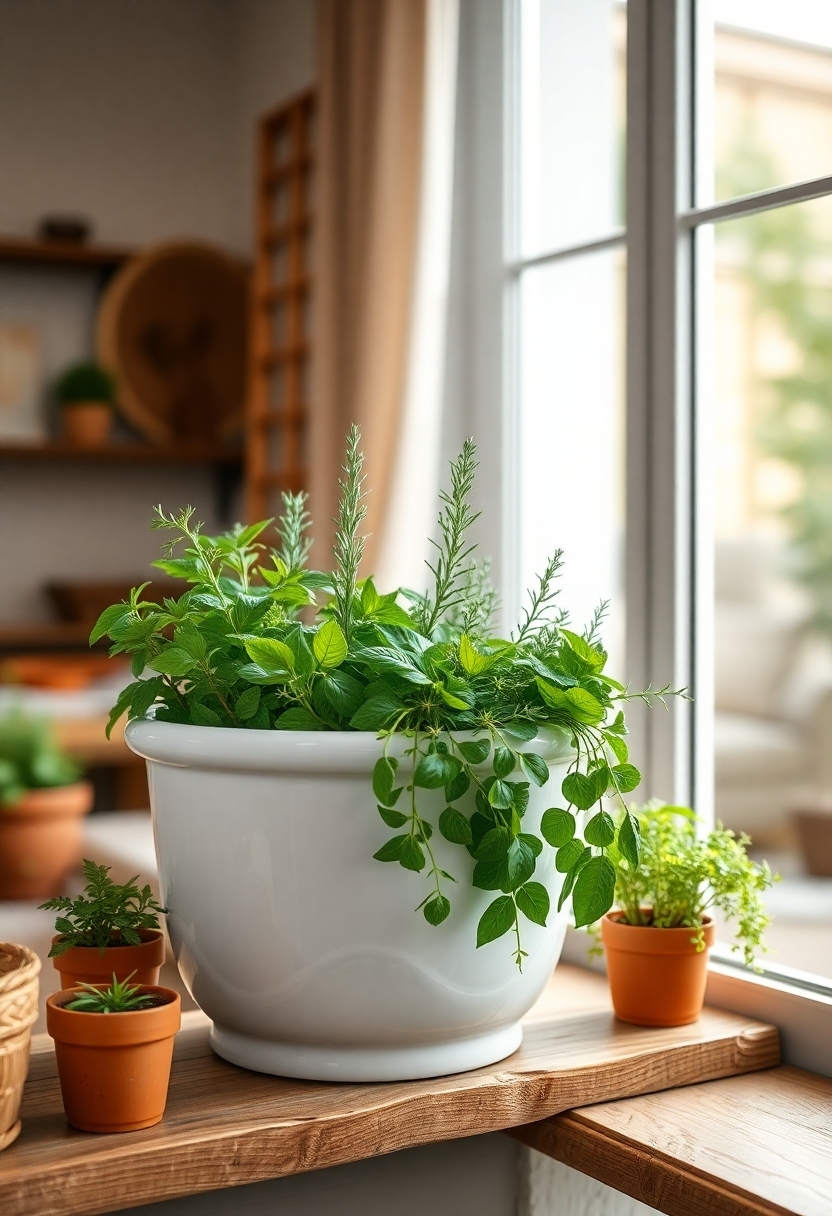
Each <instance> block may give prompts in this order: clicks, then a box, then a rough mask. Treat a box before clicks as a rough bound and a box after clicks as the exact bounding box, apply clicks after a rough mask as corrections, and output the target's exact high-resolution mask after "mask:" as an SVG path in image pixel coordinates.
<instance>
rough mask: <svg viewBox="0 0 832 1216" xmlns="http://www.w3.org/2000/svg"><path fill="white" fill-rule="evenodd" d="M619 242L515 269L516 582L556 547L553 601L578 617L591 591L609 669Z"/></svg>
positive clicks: (617, 581)
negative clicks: (559, 565)
mask: <svg viewBox="0 0 832 1216" xmlns="http://www.w3.org/2000/svg"><path fill="white" fill-rule="evenodd" d="M624 273H625V272H624V255H623V251H622V250H618V249H616V250H606V251H604V252H600V253H592V254H585V255H583V256H581V257H576V258H570V259H569V260H566V261H562V262H554V263H549V264H547V265H544V266H540V267H536V268H534V269H531V270H528V271H526V272H525V274H524V275H523V278H522V280H521V287H520V291H521V303H520V307H521V318H522V326H521V339H520V373H521V384H520V402H521V412H520V470H519V472H520V477H519V485H520V498H521V501H520V529H521V530H520V536H521V566H522V570H521V574H522V582H523V590H525V588H527V587H529V586H531V585H532V584H533V583H534V581H535V578H536V576H537V575H538V574H539V573H540V571H541V570H542V569H543V567H544V565H545V563H546V559H547V558H548V557H549V556H550V555H551V554H552V553H553V552H554V550H555V549H563V550H564V556H565V566H564V571H563V576H562V593H561V603H562V605H563V606H564V607H565V608H567V609H568V611H569V614H570V617H571V619H572V620H573V622H574V623H575V624H576V625H578V626H579V627H580V628H582V627H583V625H584V624H586V623H587V622H588V621H589V619H590V617H591V614H592V612H593V610H594V609H595V608H596V606H597V604H598V602H599V600H600V599H602V598H603V599H609V600H610V601H611V609H610V613H609V616H608V618H607V621H606V624H605V626H604V627H603V629H602V637H603V641H604V644H605V646H606V648H607V649H608V651H609V652H610V671H611V672H612V673H613V674H616V673H618V674H619V675H620V673H621V670H622V667H623V662H622V659H623V654H622V651H623V638H624V600H623V590H622V571H621V566H622V550H623V541H624V493H623V471H624V470H623V463H624V455H623V451H624V440H623V433H624V403H623V396H624V394H623V343H624V325H623V305H624Z"/></svg>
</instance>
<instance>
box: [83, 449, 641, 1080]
mask: <svg viewBox="0 0 832 1216" xmlns="http://www.w3.org/2000/svg"><path fill="white" fill-rule="evenodd" d="M475 468H476V461H475V451H474V445H473V443H472V442H471V441H468V442H467V443H466V444H465V446H464V448H463V450H462V453H461V454H460V456H459V457H458V459H457V460H455V461H454V462H453V464H452V466H451V487H450V490H449V491H447V492H443V494H442V496H441V499H442V501H441V508H440V515H439V529H440V536H441V539H440V541H439V543H438V545H437V553H436V559H435V561H434V562H433V563H432V565H431V567H430V570H431V574H432V587H431V589H430V590H429V591H427V592H424V593H419V592H414V591H411V590H407V589H395V590H393V591H391V592H386V593H383V592H381V591H379V590H378V589H377V588H376V585H375V583H374V580H373V579H372V578H371V577H365V578H360V577H359V567H360V565H361V560H362V556H363V549H364V540H363V537H362V535H361V523H362V519H363V516H364V511H365V506H364V502H363V486H362V481H363V478H362V455H361V451H360V447H359V435H358V432H357V430H356V429H355V428H353V430H352V432H351V433H350V436H349V440H348V444H347V453H346V459H345V463H344V477H343V480H342V482H341V489H342V494H341V504H340V510H339V516H338V521H337V524H338V526H337V534H336V543H335V554H334V556H335V562H334V569H333V570H332V571H331V572H326V573H325V572H319V571H312V570H309V569H308V567H307V555H308V550H309V541H308V539H307V538H306V535H305V531H306V525H307V514H306V511H305V498H304V496H303V495H298V496H294V495H284V513H283V516H282V517H281V519H280V521H279V523H278V531H279V535H280V545H279V547H278V548H277V549H276V550H274V551H272V552H271V553H267V552H266V551H265V549H264V546H263V544H262V541H261V540H260V539H259V538H260V537H261V536H262V535H263V533H264V531H265V529H266V527H267V523H257V524H252V525H250V526H248V527H242V526H238V527H236V528H235V529H233V530H232V531H231V532H229V533H227V534H226V535H224V536H220V537H214V538H211V537H206V536H203V535H202V533H201V530H200V526H199V525H198V524H196V523H195V521H194V518H193V513H192V511H191V510H190V509H188V510H185V511H183V512H181V513H179V514H178V515H166V514H165V513H163V512H162V511H161V509H158V510H157V515H156V519H155V523H154V526H155V527H157V528H160V529H165V530H167V531H169V532H171V533H172V536H173V539H172V541H171V543H170V545H169V546H168V548H167V551H166V555H165V557H164V558H163V559H162V560H160V561H159V562H157V563H156V565H157V566H158V567H159V568H161V569H162V570H163V571H164V572H165V573H166V574H168V575H171V576H173V577H179V578H182V579H185V580H186V581H187V583H188V584H189V587H188V589H187V590H186V591H185V592H184V594H183V595H181V596H180V597H179V598H178V599H173V598H169V599H166V600H165V602H164V604H163V605H161V606H160V605H157V604H148V603H146V602H144V601H143V600H142V599H141V588H139V589H137V590H136V591H134V592H133V593H132V595H131V596H130V598H129V601H128V602H126V603H123V604H119V605H114V606H113V607H111V608H109V609H107V610H106V611H105V612H104V614H103V615H102V617H101V619H100V621H99V623H98V624H97V626H96V628H95V630H94V631H93V634H92V640H93V641H95V640H97V639H98V638H100V637H102V636H103V635H105V634H108V635H109V637H110V639H111V641H112V648H111V653H113V654H124V653H127V654H130V655H132V660H133V672H134V674H135V675H136V677H137V679H136V681H135V682H134V683H133V684H131V685H129V686H128V688H126V689H125V690H124V692H123V693H122V695H121V697H120V698H119V700H118V703H117V704H116V706H115V708H114V710H113V713H112V716H111V725H112V724H114V723H115V722H116V721H117V720H118V718H119V717H120V716H121V715H122V714H123V713H127V714H128V715H129V717H130V719H131V721H130V722H129V724H128V727H127V731H126V735H125V737H126V738H127V740H128V743H129V745H130V746H131V747H132V748H133V750H134V751H136V752H138V753H139V754H140V755H143V756H145V757H146V759H147V761H148V773H149V782H150V792H151V805H152V810H153V815H154V831H155V839H156V846H157V853H158V859H159V873H160V882H161V888H162V893H163V898H164V900H165V903H166V904H168V905H169V907H170V915H169V921H168V926H169V930H170V933H171V940H172V943H173V947H174V953H175V956H176V959H177V962H178V965H179V968H180V971H181V973H182V975H183V978H184V979H185V982H186V984H187V985H188V986H189V988H190V989H191V991H192V992H193V994H194V996H195V998H196V1000H197V1001H198V1003H199V1004H200V1005H201V1007H202V1008H203V1009H204V1010H205V1011H206V1013H207V1014H208V1015H209V1017H211V1019H212V1020H213V1022H214V1027H213V1031H212V1043H213V1046H214V1048H215V1050H216V1051H218V1052H219V1054H221V1055H223V1056H225V1057H226V1058H228V1059H230V1060H232V1061H233V1062H235V1063H238V1064H243V1065H245V1066H246V1067H249V1068H254V1069H260V1070H262V1071H266V1072H275V1073H282V1074H284V1075H292V1076H300V1077H313V1078H314V1077H323V1078H337V1079H343V1080H385V1079H388V1080H389V1079H399V1078H405V1077H413V1076H428V1075H436V1074H440V1073H443V1072H456V1071H459V1070H461V1069H465V1068H474V1067H479V1066H481V1065H483V1064H486V1063H490V1062H492V1061H494V1060H497V1059H501V1058H503V1057H504V1056H506V1055H508V1054H510V1052H511V1051H513V1050H514V1049H515V1048H516V1047H517V1046H518V1045H519V1042H520V1039H521V1029H520V1019H521V1018H522V1016H523V1015H524V1014H525V1013H526V1012H527V1011H528V1009H529V1008H530V1007H531V1005H532V1004H533V1003H534V1001H535V1000H536V999H537V997H538V995H539V994H540V992H541V990H542V988H543V987H544V985H545V984H546V982H547V981H548V979H549V977H550V975H551V972H552V968H553V967H554V965H555V963H556V961H557V959H558V956H559V954H560V950H561V946H562V942H563V937H564V934H565V930H566V918H567V916H568V913H569V900H570V897H571V899H572V900H573V902H574V910H575V915H576V916H577V918H578V920H579V922H580V923H589V922H591V921H594V920H596V919H597V918H598V917H599V916H601V915H603V913H604V912H605V911H606V910H607V909H608V908H609V907H610V906H611V904H612V895H613V886H614V878H615V875H614V870H613V867H612V863H611V862H610V860H609V858H608V856H607V851H608V848H609V845H610V843H611V842H612V841H613V839H615V840H616V841H617V845H618V848H619V850H620V852H621V853H622V854H623V855H625V856H627V857H629V858H630V860H631V863H632V864H633V865H636V864H637V862H638V831H637V823H636V821H635V819H634V818H633V817H632V816H630V815H629V813H628V812H627V810H626V807H624V805H623V802H622V803H621V805H622V815H621V819H620V823H619V824H618V827H617V828H614V827H613V824H612V819H611V817H610V815H609V813H608V812H607V811H606V810H605V809H602V806H601V799H602V798H603V797H604V796H605V795H606V794H607V793H608V792H611V793H612V794H613V795H614V796H616V797H617V798H619V799H621V796H622V795H623V794H624V793H626V792H628V791H630V790H632V789H633V788H634V787H635V786H636V785H637V783H638V780H639V774H638V772H637V770H636V769H635V768H634V766H633V765H632V764H631V763H630V762H629V758H628V755H627V746H626V742H625V734H626V728H625V725H624V713H623V709H622V703H623V702H625V701H626V700H627V698H628V695H629V694H628V693H627V692H626V691H625V689H624V688H623V687H622V686H621V685H620V684H618V683H617V682H616V681H615V680H614V679H612V678H611V677H610V676H609V675H607V674H606V672H605V664H606V654H605V652H604V650H603V647H602V645H601V643H600V640H599V626H600V623H601V618H602V613H601V612H599V613H598V614H597V615H596V617H595V619H594V620H593V621H592V623H591V624H590V626H589V627H588V628H587V629H585V630H584V631H583V632H576V631H573V630H572V629H570V628H568V625H567V621H566V618H565V614H564V613H563V612H562V611H561V610H560V609H559V608H558V606H557V601H556V594H557V574H558V570H559V567H560V562H561V555H560V553H557V554H555V556H554V557H553V558H552V560H551V561H550V562H549V563H548V564H547V566H546V568H545V570H544V571H543V573H542V576H541V578H540V581H539V585H538V586H537V587H536V588H535V589H534V590H533V591H532V592H531V594H530V599H529V603H528V607H527V608H526V611H525V613H524V615H523V618H522V620H521V621H520V623H519V624H518V626H517V627H516V629H515V630H514V632H513V634H511V636H509V637H507V638H497V637H495V636H494V634H493V631H492V625H491V618H492V615H493V611H494V606H495V595H494V591H493V589H492V588H491V586H490V584H489V582H488V579H487V570H486V568H485V567H484V566H483V565H481V564H478V563H477V562H476V561H475V560H474V556H473V549H474V546H473V545H471V544H470V543H469V541H468V530H469V528H470V527H471V525H472V524H473V522H474V520H475V519H476V515H475V513H474V512H473V510H472V508H471V506H470V502H469V497H470V493H471V488H472V483H473V478H474V471H475ZM180 542H181V543H183V544H184V550H183V551H181V552H179V553H178V554H177V551H176V549H175V546H176V545H177V543H180ZM139 677H142V678H139ZM646 695H647V696H648V699H650V694H646ZM583 812H591V814H590V816H589V822H588V823H587V825H586V829H585V831H584V834H583V836H581V834H580V833H579V831H578V818H579V816H580V815H581V813H583ZM414 909H415V914H414ZM503 939H507V942H508V943H510V944H506V941H504V940H503Z"/></svg>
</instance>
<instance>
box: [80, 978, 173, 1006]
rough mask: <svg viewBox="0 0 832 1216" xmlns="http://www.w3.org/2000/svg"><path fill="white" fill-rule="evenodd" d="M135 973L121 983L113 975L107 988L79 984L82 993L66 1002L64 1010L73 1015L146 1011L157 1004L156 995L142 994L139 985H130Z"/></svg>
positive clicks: (151, 993)
mask: <svg viewBox="0 0 832 1216" xmlns="http://www.w3.org/2000/svg"><path fill="white" fill-rule="evenodd" d="M133 975H135V972H132V974H131V975H128V977H127V979H126V980H122V981H121V983H119V981H118V980H117V979H116V977H115V975H113V982H112V983H111V984H110V987H109V988H96V987H95V985H94V984H79V985H78V986H79V988H83V989H84V991H83V992H80V993H78V995H77V996H74V997H73V998H72V1000H71V1001H67V1003H66V1004H65V1005H64V1009H71V1010H72V1011H73V1012H74V1013H133V1012H135V1010H137V1009H148V1008H150V1007H151V1006H152V1005H155V1004H156V1003H157V997H156V994H155V993H153V992H142V990H141V985H139V984H131V983H130V980H131V979H132V976H133Z"/></svg>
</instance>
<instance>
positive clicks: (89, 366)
mask: <svg viewBox="0 0 832 1216" xmlns="http://www.w3.org/2000/svg"><path fill="white" fill-rule="evenodd" d="M55 396H56V397H57V399H58V403H59V405H60V407H61V415H62V420H63V426H64V431H65V432H66V437H67V439H68V441H69V442H70V443H71V444H72V446H73V447H79V448H101V447H104V446H105V445H106V443H107V440H108V438H109V435H110V426H111V424H112V418H113V405H114V404H115V396H116V382H115V377H114V376H113V375H112V374H111V373H110V372H108V371H107V370H106V368H103V367H101V366H100V365H99V364H98V363H92V362H89V363H75V364H73V365H72V366H71V367H68V368H67V369H66V371H65V372H64V373H63V374H62V375H61V376H60V377H59V378H58V380H57V382H56V384H55Z"/></svg>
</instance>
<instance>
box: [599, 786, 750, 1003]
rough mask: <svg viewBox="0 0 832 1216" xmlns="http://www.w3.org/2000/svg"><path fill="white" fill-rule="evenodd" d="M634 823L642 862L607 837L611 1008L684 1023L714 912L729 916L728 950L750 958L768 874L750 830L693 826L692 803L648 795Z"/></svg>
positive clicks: (695, 998)
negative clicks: (611, 879) (611, 881)
mask: <svg viewBox="0 0 832 1216" xmlns="http://www.w3.org/2000/svg"><path fill="white" fill-rule="evenodd" d="M631 812H632V813H633V814H634V816H635V817H636V819H637V820H638V824H639V831H640V840H641V849H640V856H639V865H638V867H637V868H635V867H633V866H632V865H631V864H630V862H629V860H628V859H627V858H626V857H625V856H624V855H623V854H622V853H621V851H620V850H619V849H618V848H617V847H616V845H615V843H612V844H611V845H610V848H609V857H610V860H611V862H612V864H613V866H614V867H615V903H616V909H615V910H614V911H611V912H608V913H607V914H606V915H605V916H604V918H603V919H602V921H601V930H600V931H601V938H602V941H603V943H604V950H605V953H606V957H607V974H608V976H609V981H610V990H611V992H612V1001H613V1007H614V1008H615V1013H616V1016H617V1017H618V1018H620V1019H621V1021H623V1022H633V1023H635V1024H636V1025H638V1026H683V1025H686V1024H687V1023H688V1022H694V1021H696V1019H697V1018H698V1017H699V1014H700V1012H701V1010H702V1004H703V1002H704V999H705V983H706V979H707V967H708V949H709V948H710V947H711V946H712V945H713V943H714V938H715V926H714V921H713V918H712V916H711V915H710V913H711V912H715V911H716V912H720V913H722V915H723V916H725V917H726V918H727V919H729V920H731V921H733V922H734V939H733V948H734V949H735V950H738V949H740V947H741V948H742V950H743V952H744V956H745V962H746V964H747V965H748V966H752V965H753V964H754V958H755V955H756V954H757V953H758V952H759V951H760V950H762V949H764V948H765V947H764V945H763V934H764V932H765V929H766V927H767V925H768V924H769V917H768V916H767V915H766V911H765V905H764V903H763V899H762V893H763V891H765V890H766V889H767V888H768V887H770V886H771V884H772V882H773V881H774V879H773V877H772V874H771V871H770V869H769V867H768V865H767V864H766V863H765V862H762V863H759V864H758V863H757V862H754V861H752V860H751V858H750V857H749V856H748V854H747V852H746V849H747V846H748V845H749V844H750V840H749V838H748V837H747V836H739V837H737V836H735V835H734V833H733V832H731V831H729V830H728V829H727V828H724V827H722V825H721V824H717V826H716V827H715V828H714V829H713V831H711V832H708V833H707V834H704V835H703V834H700V833H699V832H698V831H697V819H696V816H695V814H694V812H693V811H692V810H690V809H689V808H688V807H679V806H667V805H665V804H664V803H660V802H654V803H650V804H648V805H647V806H646V807H643V808H641V809H638V808H636V807H633V808H631Z"/></svg>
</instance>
